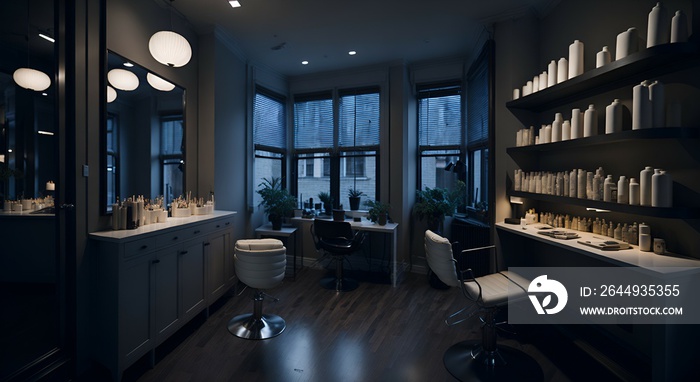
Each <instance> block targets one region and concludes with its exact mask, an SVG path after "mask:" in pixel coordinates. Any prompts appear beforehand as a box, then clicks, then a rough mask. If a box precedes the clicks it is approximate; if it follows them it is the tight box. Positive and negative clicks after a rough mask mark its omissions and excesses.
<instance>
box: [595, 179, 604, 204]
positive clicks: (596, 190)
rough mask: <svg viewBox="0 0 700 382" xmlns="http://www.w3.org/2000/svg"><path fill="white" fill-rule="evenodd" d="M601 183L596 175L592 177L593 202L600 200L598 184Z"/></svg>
mask: <svg viewBox="0 0 700 382" xmlns="http://www.w3.org/2000/svg"><path fill="white" fill-rule="evenodd" d="M602 181H603V179H602V178H601V177H600V175H598V174H596V175H595V176H593V200H600V199H601V196H602V195H601V194H600V183H601V182H602Z"/></svg>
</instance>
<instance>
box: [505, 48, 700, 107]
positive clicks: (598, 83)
mask: <svg viewBox="0 0 700 382" xmlns="http://www.w3.org/2000/svg"><path fill="white" fill-rule="evenodd" d="M699 62H700V54H698V47H697V45H695V44H694V43H692V42H686V43H675V44H664V45H657V46H654V47H651V48H646V49H642V50H641V51H639V52H637V53H633V54H631V55H629V56H627V57H625V58H622V59H620V60H617V61H613V62H611V63H610V64H607V65H604V66H602V67H600V68H595V69H591V70H588V71H586V72H584V73H583V74H582V75H580V76H577V77H574V78H572V79H569V80H567V81H564V82H562V83H559V84H556V85H554V86H551V87H548V88H546V89H543V90H540V91H538V92H536V93H532V94H530V95H528V96H525V97H521V98H519V99H517V100H513V101H510V102H508V103H506V107H508V109H510V110H511V111H512V112H514V111H516V110H524V111H528V112H543V111H545V110H550V109H552V108H555V107H557V106H561V105H565V104H567V103H570V102H573V101H576V100H580V99H583V98H586V97H588V96H592V95H596V94H600V93H602V92H605V91H609V90H613V89H618V88H620V87H623V86H627V85H632V84H636V83H639V82H641V81H643V80H646V79H653V78H654V77H658V76H662V75H665V74H668V73H672V72H676V71H679V70H682V69H686V68H689V67H691V66H694V65H697V64H698V63H699ZM514 114H516V115H517V113H514Z"/></svg>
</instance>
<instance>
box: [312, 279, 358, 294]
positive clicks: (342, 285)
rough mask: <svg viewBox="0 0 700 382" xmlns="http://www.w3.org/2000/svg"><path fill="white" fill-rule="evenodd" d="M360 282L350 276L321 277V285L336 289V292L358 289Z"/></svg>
mask: <svg viewBox="0 0 700 382" xmlns="http://www.w3.org/2000/svg"><path fill="white" fill-rule="evenodd" d="M359 285H360V284H359V283H358V282H357V281H355V280H353V279H349V278H345V277H343V278H341V279H339V278H337V277H325V278H322V279H321V286H322V287H323V288H326V289H331V290H335V291H336V292H349V291H351V290H355V289H357V287H358V286H359Z"/></svg>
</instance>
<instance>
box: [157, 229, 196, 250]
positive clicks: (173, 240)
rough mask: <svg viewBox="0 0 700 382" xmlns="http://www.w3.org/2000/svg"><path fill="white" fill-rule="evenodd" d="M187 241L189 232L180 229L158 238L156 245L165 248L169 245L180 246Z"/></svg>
mask: <svg viewBox="0 0 700 382" xmlns="http://www.w3.org/2000/svg"><path fill="white" fill-rule="evenodd" d="M187 239H188V236H187V230H183V229H180V230H177V231H171V232H168V233H164V234H161V235H158V236H157V237H156V245H157V246H158V248H163V247H167V246H169V245H174V244H179V243H181V242H183V241H185V240H187Z"/></svg>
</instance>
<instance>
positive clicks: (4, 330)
mask: <svg viewBox="0 0 700 382" xmlns="http://www.w3.org/2000/svg"><path fill="white" fill-rule="evenodd" d="M0 306H1V307H2V308H0V380H5V379H6V378H7V377H8V376H9V375H11V374H13V373H14V372H16V371H17V370H18V369H19V368H21V367H22V366H24V365H26V364H28V363H29V362H31V361H34V360H35V359H37V358H38V357H40V356H42V355H44V354H46V353H47V352H48V351H50V350H52V349H53V348H55V347H56V346H57V344H58V333H59V331H58V325H59V320H58V304H57V302H56V287H55V285H54V284H35V283H0Z"/></svg>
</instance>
